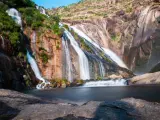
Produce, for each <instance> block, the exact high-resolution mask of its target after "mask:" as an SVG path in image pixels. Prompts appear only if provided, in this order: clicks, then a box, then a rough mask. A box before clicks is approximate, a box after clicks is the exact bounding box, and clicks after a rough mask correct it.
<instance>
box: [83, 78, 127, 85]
mask: <svg viewBox="0 0 160 120" xmlns="http://www.w3.org/2000/svg"><path fill="white" fill-rule="evenodd" d="M125 85H127V81H126V80H125V79H117V80H108V81H103V80H102V81H91V82H86V83H85V84H84V85H83V87H105V86H125Z"/></svg>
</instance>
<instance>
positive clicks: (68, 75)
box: [62, 37, 73, 82]
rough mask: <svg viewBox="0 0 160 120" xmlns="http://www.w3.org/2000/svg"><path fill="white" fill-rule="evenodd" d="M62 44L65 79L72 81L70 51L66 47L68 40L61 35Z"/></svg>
mask: <svg viewBox="0 0 160 120" xmlns="http://www.w3.org/2000/svg"><path fill="white" fill-rule="evenodd" d="M62 45H63V49H64V52H65V60H66V66H65V67H66V68H67V69H66V72H67V80H69V81H70V82H72V81H73V76H72V63H71V56H70V51H69V48H68V42H67V41H66V40H65V37H62Z"/></svg>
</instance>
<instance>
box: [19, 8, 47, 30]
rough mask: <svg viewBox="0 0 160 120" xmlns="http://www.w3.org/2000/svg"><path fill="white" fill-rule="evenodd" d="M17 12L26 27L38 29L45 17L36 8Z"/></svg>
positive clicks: (21, 9)
mask: <svg viewBox="0 0 160 120" xmlns="http://www.w3.org/2000/svg"><path fill="white" fill-rule="evenodd" d="M19 11H20V12H21V13H22V18H23V20H24V21H25V23H26V25H27V26H28V27H32V29H38V28H39V27H41V26H43V22H44V20H45V17H46V16H45V15H43V14H41V13H40V12H39V11H38V10H37V9H36V8H32V7H28V8H19Z"/></svg>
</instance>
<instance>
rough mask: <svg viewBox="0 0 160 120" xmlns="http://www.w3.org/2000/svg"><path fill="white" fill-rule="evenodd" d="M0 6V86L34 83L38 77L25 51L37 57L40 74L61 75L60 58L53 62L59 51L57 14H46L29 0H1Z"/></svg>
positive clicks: (28, 85) (28, 86) (24, 85)
mask: <svg viewBox="0 0 160 120" xmlns="http://www.w3.org/2000/svg"><path fill="white" fill-rule="evenodd" d="M0 7H1V9H0V88H8V89H16V90H21V89H25V88H30V87H35V85H36V84H37V83H38V82H39V81H38V78H36V77H37V76H35V74H34V73H33V72H35V71H33V70H32V66H31V65H30V64H29V62H28V61H29V59H28V56H27V55H28V53H29V54H30V56H32V58H33V59H34V58H35V59H36V61H37V64H38V67H39V68H40V71H42V75H43V76H45V77H46V78H47V79H53V78H58V77H60V76H61V73H60V72H58V69H61V67H59V66H60V62H56V63H55V62H54V61H55V60H58V61H60V60H59V59H60V57H59V56H60V55H61V54H60V52H59V51H60V49H61V39H60V37H61V35H62V31H61V29H59V18H58V17H57V16H50V17H48V16H47V15H45V14H44V13H42V12H41V10H43V9H42V8H39V9H40V10H39V9H37V8H36V5H35V3H34V2H32V1H31V0H14V1H10V0H0ZM53 51H54V55H53ZM49 61H50V62H49ZM53 64H54V65H53ZM57 66H58V67H57ZM53 69H54V70H56V71H57V72H56V73H55V72H52V70H53ZM46 71H47V72H46ZM59 71H60V70H59ZM37 72H38V71H37ZM48 72H50V73H48ZM53 74H54V75H53Z"/></svg>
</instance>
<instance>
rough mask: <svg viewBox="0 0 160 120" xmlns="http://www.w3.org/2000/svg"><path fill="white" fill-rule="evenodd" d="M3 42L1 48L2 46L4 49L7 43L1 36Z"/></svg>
mask: <svg viewBox="0 0 160 120" xmlns="http://www.w3.org/2000/svg"><path fill="white" fill-rule="evenodd" d="M1 40H2V44H1V46H2V48H5V43H4V39H3V37H2V36H1Z"/></svg>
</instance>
